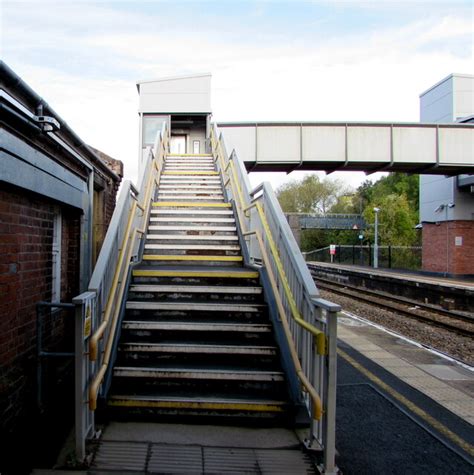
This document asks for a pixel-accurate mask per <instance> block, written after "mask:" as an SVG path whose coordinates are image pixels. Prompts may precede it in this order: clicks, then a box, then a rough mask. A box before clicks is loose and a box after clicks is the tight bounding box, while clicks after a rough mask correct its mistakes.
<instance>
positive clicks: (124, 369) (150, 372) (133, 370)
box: [114, 366, 283, 381]
mask: <svg viewBox="0 0 474 475" xmlns="http://www.w3.org/2000/svg"><path fill="white" fill-rule="evenodd" d="M115 373H117V374H122V376H131V377H141V376H143V377H147V376H153V377H158V376H160V375H163V376H173V375H174V376H183V377H186V378H189V379H204V378H205V379H230V380H240V379H242V378H245V379H248V380H254V381H255V380H258V381H262V380H263V381H265V380H266V381H268V380H271V381H281V380H283V371H265V370H262V371H252V370H244V369H228V370H221V369H202V368H159V367H157V368H151V367H148V366H140V367H138V366H115V367H114V374H115Z"/></svg>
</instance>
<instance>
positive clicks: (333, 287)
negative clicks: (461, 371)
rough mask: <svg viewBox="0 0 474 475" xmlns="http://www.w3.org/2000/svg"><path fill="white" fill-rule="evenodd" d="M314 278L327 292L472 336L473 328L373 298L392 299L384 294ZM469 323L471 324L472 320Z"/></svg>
mask: <svg viewBox="0 0 474 475" xmlns="http://www.w3.org/2000/svg"><path fill="white" fill-rule="evenodd" d="M315 280H316V282H317V283H318V287H319V288H320V289H326V290H327V291H329V292H333V293H336V294H339V295H342V296H345V297H349V298H353V299H355V300H359V301H360V302H364V303H367V304H370V305H374V306H377V307H379V308H383V309H385V310H389V311H392V312H396V313H399V314H402V315H405V316H407V317H410V318H413V319H415V320H418V321H420V322H423V323H429V324H430V325H433V326H436V327H439V328H443V329H444V330H448V331H451V332H455V333H458V334H460V335H462V336H467V337H471V338H472V337H474V330H469V329H466V328H461V327H459V326H457V325H454V324H451V323H448V322H443V321H440V320H436V319H434V318H430V317H428V316H425V315H420V314H419V313H417V312H415V311H413V310H409V309H404V308H401V307H399V306H397V305H393V304H390V303H389V301H385V302H382V301H377V300H374V298H377V297H378V298H384V299H385V298H389V299H390V300H392V298H391V297H387V296H386V295H381V294H379V293H377V292H374V291H370V290H366V289H362V288H358V289H357V292H355V291H352V290H348V289H344V287H346V286H345V285H344V284H341V283H339V282H331V283H330V284H328V283H326V282H323V283H320V282H319V281H318V278H317V277H315ZM364 294H365V295H364ZM393 300H395V301H397V299H393ZM400 303H402V302H400ZM403 304H404V305H409V304H407V303H406V302H403ZM455 318H458V317H457V316H456V317H455ZM470 323H471V324H473V322H472V321H471V322H470Z"/></svg>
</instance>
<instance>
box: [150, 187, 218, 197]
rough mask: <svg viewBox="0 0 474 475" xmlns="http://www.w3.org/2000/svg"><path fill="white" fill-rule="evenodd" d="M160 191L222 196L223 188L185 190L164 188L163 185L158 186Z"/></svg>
mask: <svg viewBox="0 0 474 475" xmlns="http://www.w3.org/2000/svg"><path fill="white" fill-rule="evenodd" d="M158 193H159V194H160V195H164V194H167V195H220V196H222V190H209V189H205V188H201V189H198V190H183V189H177V188H175V189H172V190H167V189H162V188H161V187H159V188H158Z"/></svg>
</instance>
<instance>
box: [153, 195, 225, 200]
mask: <svg viewBox="0 0 474 475" xmlns="http://www.w3.org/2000/svg"><path fill="white" fill-rule="evenodd" d="M203 195H205V196H203ZM158 199H161V200H193V201H194V200H202V201H214V200H215V201H223V200H224V196H223V195H220V196H209V194H208V193H202V194H201V195H197V194H192V195H183V194H179V195H173V194H169V193H158Z"/></svg>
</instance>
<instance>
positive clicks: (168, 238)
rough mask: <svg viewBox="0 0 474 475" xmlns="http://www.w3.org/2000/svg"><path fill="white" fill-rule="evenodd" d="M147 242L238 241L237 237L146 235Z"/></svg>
mask: <svg viewBox="0 0 474 475" xmlns="http://www.w3.org/2000/svg"><path fill="white" fill-rule="evenodd" d="M146 238H147V240H149V239H150V240H151V239H156V240H165V241H172V240H176V239H177V240H186V241H187V240H190V241H238V239H239V238H238V236H207V235H206V236H203V235H198V234H147V235H146Z"/></svg>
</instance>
